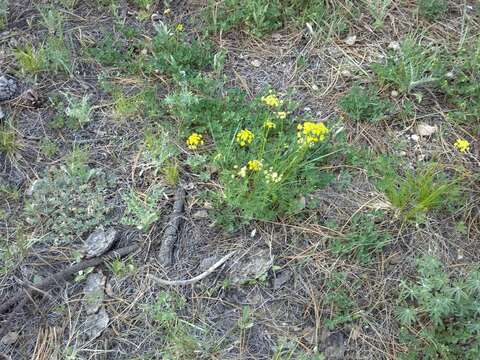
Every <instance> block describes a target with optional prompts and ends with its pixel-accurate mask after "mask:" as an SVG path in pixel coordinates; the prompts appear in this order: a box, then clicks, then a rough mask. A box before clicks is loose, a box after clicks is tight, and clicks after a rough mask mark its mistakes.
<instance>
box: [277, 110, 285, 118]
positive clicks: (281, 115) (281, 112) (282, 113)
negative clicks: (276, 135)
mask: <svg viewBox="0 0 480 360" xmlns="http://www.w3.org/2000/svg"><path fill="white" fill-rule="evenodd" d="M277 116H278V118H279V119H281V120H283V119H285V118H286V117H287V113H286V112H285V111H279V112H277Z"/></svg>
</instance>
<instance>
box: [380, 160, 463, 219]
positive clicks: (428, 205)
mask: <svg viewBox="0 0 480 360" xmlns="http://www.w3.org/2000/svg"><path fill="white" fill-rule="evenodd" d="M378 186H379V188H380V189H381V190H383V192H384V193H385V196H386V197H387V199H388V200H389V201H390V203H391V205H392V206H393V207H394V208H395V209H397V211H398V212H399V214H400V216H401V217H402V218H404V219H405V220H412V221H423V220H424V219H425V216H426V215H427V214H428V213H429V212H430V211H432V210H437V209H449V208H452V207H455V206H456V205H458V204H459V201H458V200H459V199H460V184H459V180H458V179H456V178H455V179H449V178H447V177H446V176H445V174H444V173H443V172H442V171H441V168H440V167H439V166H438V165H436V164H429V165H425V166H423V167H421V168H419V169H417V170H415V171H413V170H410V171H407V172H406V173H405V175H403V176H402V175H400V174H398V173H397V172H395V171H392V172H389V173H386V174H385V175H384V176H383V178H382V179H381V180H380V181H379V183H378Z"/></svg>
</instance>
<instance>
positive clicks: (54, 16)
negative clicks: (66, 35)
mask: <svg viewBox="0 0 480 360" xmlns="http://www.w3.org/2000/svg"><path fill="white" fill-rule="evenodd" d="M39 11H40V16H41V23H42V25H43V26H44V27H45V28H46V29H47V30H48V33H49V34H50V35H57V36H63V14H62V13H61V12H60V11H58V10H57V9H55V8H54V7H53V6H50V5H49V6H40V7H39Z"/></svg>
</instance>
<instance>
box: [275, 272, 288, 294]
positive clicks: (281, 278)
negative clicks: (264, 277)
mask: <svg viewBox="0 0 480 360" xmlns="http://www.w3.org/2000/svg"><path fill="white" fill-rule="evenodd" d="M291 277H292V272H291V271H290V270H282V271H280V272H276V273H275V278H274V279H273V289H274V290H277V289H280V288H281V287H282V286H283V285H284V284H285V283H287V282H288V280H290V279H291Z"/></svg>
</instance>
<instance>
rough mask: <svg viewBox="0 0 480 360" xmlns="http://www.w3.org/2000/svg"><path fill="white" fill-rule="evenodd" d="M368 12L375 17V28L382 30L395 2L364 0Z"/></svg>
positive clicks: (390, 0)
mask: <svg viewBox="0 0 480 360" xmlns="http://www.w3.org/2000/svg"><path fill="white" fill-rule="evenodd" d="M364 1H365V3H366V6H367V9H368V12H369V13H370V15H371V16H372V17H373V19H374V22H373V28H374V29H381V28H382V27H383V24H384V21H385V17H386V16H387V14H388V10H389V9H390V5H392V2H393V0H364Z"/></svg>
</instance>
